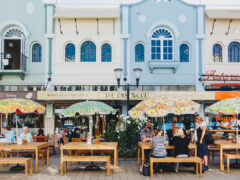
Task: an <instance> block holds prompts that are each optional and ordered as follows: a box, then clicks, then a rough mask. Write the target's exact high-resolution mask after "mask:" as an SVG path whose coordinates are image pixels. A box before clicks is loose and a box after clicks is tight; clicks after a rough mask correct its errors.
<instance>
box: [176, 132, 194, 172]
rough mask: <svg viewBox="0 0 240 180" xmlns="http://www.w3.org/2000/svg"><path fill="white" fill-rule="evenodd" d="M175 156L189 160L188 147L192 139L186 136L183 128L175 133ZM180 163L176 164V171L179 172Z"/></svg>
mask: <svg viewBox="0 0 240 180" xmlns="http://www.w3.org/2000/svg"><path fill="white" fill-rule="evenodd" d="M173 139H174V145H175V148H174V156H175V157H176V158H187V157H188V153H189V150H188V145H189V142H190V139H189V138H188V136H186V135H185V134H184V131H183V129H182V128H176V129H175V133H174V138H173ZM178 167H179V163H176V166H175V171H176V172H178Z"/></svg>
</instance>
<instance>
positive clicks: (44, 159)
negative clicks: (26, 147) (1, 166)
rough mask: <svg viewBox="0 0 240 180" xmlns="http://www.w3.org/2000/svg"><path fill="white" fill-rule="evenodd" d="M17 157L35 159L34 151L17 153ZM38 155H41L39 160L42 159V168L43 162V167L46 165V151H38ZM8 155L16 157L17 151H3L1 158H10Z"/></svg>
mask: <svg viewBox="0 0 240 180" xmlns="http://www.w3.org/2000/svg"><path fill="white" fill-rule="evenodd" d="M18 154H19V155H21V156H24V155H31V156H33V157H35V151H29V152H27V151H25V152H24V151H20V152H18ZM38 154H39V155H41V158H42V165H41V166H42V167H43V166H44V162H45V165H46V164H47V151H46V150H39V151H38ZM10 155H17V151H3V156H4V157H6V156H7V158H8V157H9V156H10Z"/></svg>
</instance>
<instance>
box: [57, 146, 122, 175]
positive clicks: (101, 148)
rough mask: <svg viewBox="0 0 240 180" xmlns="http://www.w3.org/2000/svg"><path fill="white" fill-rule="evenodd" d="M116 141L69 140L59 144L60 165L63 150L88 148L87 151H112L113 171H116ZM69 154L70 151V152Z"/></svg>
mask: <svg viewBox="0 0 240 180" xmlns="http://www.w3.org/2000/svg"><path fill="white" fill-rule="evenodd" d="M117 146H118V143H117V142H101V143H100V144H87V143H86V142H70V143H67V144H65V145H63V146H61V165H63V155H64V154H63V150H67V151H70V152H71V150H88V151H91V150H92V151H96V150H97V151H101V150H102V151H103V152H104V151H106V150H110V151H113V158H114V173H116V166H117V162H118V149H117ZM70 155H71V153H70Z"/></svg>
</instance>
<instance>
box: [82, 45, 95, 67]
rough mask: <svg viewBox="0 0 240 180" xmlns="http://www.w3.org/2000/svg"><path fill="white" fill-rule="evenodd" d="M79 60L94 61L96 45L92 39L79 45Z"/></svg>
mask: <svg viewBox="0 0 240 180" xmlns="http://www.w3.org/2000/svg"><path fill="white" fill-rule="evenodd" d="M81 61H82V62H96V45H95V44H94V43H93V42H92V41H85V42H84V43H83V44H82V46H81Z"/></svg>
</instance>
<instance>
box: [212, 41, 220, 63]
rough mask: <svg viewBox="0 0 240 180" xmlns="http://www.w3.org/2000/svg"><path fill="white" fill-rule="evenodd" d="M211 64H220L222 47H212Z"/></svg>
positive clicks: (217, 45) (218, 45)
mask: <svg viewBox="0 0 240 180" xmlns="http://www.w3.org/2000/svg"><path fill="white" fill-rule="evenodd" d="M213 62H222V46H221V45H220V44H214V45H213Z"/></svg>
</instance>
